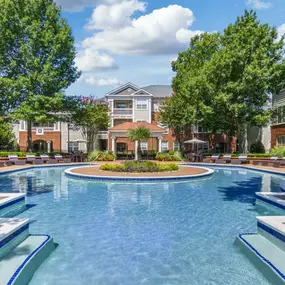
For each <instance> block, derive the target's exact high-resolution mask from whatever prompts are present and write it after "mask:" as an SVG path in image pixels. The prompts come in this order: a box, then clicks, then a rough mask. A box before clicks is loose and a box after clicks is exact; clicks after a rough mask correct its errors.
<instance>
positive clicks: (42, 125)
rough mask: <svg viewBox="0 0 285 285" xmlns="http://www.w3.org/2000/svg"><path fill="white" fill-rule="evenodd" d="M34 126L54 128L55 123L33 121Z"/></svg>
mask: <svg viewBox="0 0 285 285" xmlns="http://www.w3.org/2000/svg"><path fill="white" fill-rule="evenodd" d="M33 128H54V123H51V122H47V123H41V122H33Z"/></svg>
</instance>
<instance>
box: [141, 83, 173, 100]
mask: <svg viewBox="0 0 285 285" xmlns="http://www.w3.org/2000/svg"><path fill="white" fill-rule="evenodd" d="M142 89H143V90H145V91H147V92H149V93H150V94H152V95H153V97H155V98H165V97H171V96H172V93H173V91H172V87H171V85H149V86H145V87H142Z"/></svg>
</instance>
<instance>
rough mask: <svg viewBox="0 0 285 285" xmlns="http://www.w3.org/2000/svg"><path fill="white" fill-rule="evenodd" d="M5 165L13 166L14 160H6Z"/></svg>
mask: <svg viewBox="0 0 285 285" xmlns="http://www.w3.org/2000/svg"><path fill="white" fill-rule="evenodd" d="M4 164H5V166H12V165H13V161H9V160H6V161H5V162H4Z"/></svg>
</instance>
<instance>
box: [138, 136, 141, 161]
mask: <svg viewBox="0 0 285 285" xmlns="http://www.w3.org/2000/svg"><path fill="white" fill-rule="evenodd" d="M140 160H141V141H138V161H140Z"/></svg>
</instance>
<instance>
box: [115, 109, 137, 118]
mask: <svg viewBox="0 0 285 285" xmlns="http://www.w3.org/2000/svg"><path fill="white" fill-rule="evenodd" d="M132 115H133V109H132V108H114V109H113V116H132Z"/></svg>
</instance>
